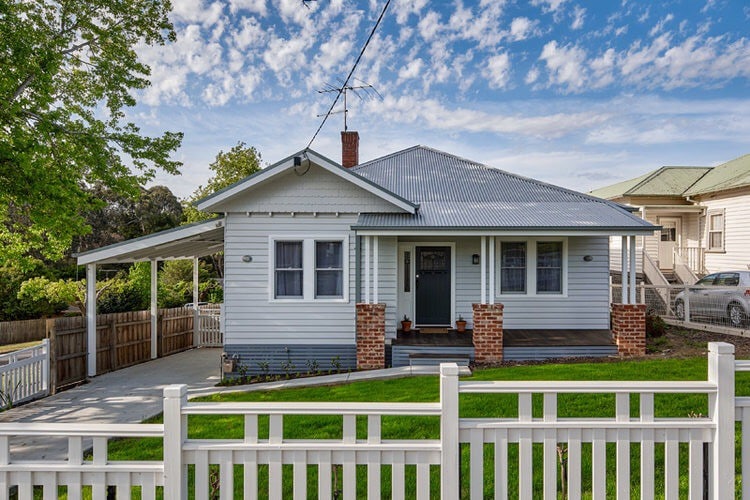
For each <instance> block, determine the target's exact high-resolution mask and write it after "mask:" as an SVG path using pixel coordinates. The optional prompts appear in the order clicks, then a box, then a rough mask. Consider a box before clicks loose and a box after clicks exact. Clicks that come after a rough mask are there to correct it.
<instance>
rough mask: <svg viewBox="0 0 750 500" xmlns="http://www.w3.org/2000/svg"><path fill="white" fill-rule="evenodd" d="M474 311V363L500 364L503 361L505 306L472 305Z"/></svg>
mask: <svg viewBox="0 0 750 500" xmlns="http://www.w3.org/2000/svg"><path fill="white" fill-rule="evenodd" d="M472 309H473V311H474V334H473V336H474V361H476V362H477V363H480V364H482V363H500V362H501V361H502V360H503V305H502V304H472Z"/></svg>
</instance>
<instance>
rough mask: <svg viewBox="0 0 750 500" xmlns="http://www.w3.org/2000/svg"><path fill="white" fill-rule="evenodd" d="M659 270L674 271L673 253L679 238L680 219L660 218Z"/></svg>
mask: <svg viewBox="0 0 750 500" xmlns="http://www.w3.org/2000/svg"><path fill="white" fill-rule="evenodd" d="M659 225H661V237H660V238H659V240H660V241H659V269H670V270H671V269H674V251H675V249H676V247H677V245H678V242H679V238H680V219H667V218H664V217H662V218H660V219H659Z"/></svg>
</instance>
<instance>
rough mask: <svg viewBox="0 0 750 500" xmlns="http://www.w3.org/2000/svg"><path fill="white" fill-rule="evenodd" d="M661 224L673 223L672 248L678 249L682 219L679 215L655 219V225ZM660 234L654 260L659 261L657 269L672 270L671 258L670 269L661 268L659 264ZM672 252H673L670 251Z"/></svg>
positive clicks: (680, 240)
mask: <svg viewBox="0 0 750 500" xmlns="http://www.w3.org/2000/svg"><path fill="white" fill-rule="evenodd" d="M663 222H674V223H675V241H674V247H675V248H680V247H681V246H682V217H681V216H679V215H666V216H660V217H658V218H657V224H659V225H662V223H663ZM661 244H662V241H661V234H659V243H658V246H657V254H656V258H657V260H658V261H659V269H674V257H673V258H672V266H671V267H663V266H662V262H661V259H660V257H661ZM672 251H674V250H672Z"/></svg>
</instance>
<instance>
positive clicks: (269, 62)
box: [263, 36, 307, 86]
mask: <svg viewBox="0 0 750 500" xmlns="http://www.w3.org/2000/svg"><path fill="white" fill-rule="evenodd" d="M306 48H307V41H306V40H304V39H303V38H291V39H286V38H278V37H276V36H272V37H271V41H270V42H269V43H268V47H267V49H266V51H265V52H264V53H263V61H264V62H265V63H266V66H268V68H269V69H270V70H271V71H273V72H274V74H275V75H276V78H277V79H278V80H279V83H280V84H281V85H282V86H290V85H291V84H292V83H293V82H292V81H291V78H292V74H293V73H295V72H296V71H297V70H299V69H300V68H302V67H303V66H304V65H305V62H306V60H307V59H306V57H305V49H306Z"/></svg>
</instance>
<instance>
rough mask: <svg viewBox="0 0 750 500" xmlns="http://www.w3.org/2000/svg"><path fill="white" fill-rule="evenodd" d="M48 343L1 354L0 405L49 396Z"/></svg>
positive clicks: (44, 342)
mask: <svg viewBox="0 0 750 500" xmlns="http://www.w3.org/2000/svg"><path fill="white" fill-rule="evenodd" d="M49 358H50V356H49V341H48V340H47V339H44V340H42V343H41V344H39V345H38V346H33V347H27V348H26V349H21V350H19V351H14V352H11V353H8V354H2V355H0V406H3V407H8V406H12V405H15V404H18V403H22V402H25V401H30V400H32V399H36V398H41V397H44V396H47V395H48V394H49Z"/></svg>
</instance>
